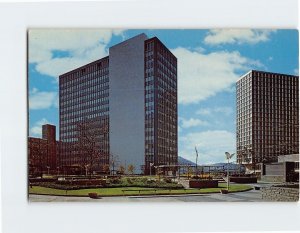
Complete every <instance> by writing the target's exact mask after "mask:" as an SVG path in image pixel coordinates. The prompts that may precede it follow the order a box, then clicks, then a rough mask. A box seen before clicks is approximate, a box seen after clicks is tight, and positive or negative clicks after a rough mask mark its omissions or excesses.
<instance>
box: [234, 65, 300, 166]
mask: <svg viewBox="0 0 300 233" xmlns="http://www.w3.org/2000/svg"><path fill="white" fill-rule="evenodd" d="M298 85H299V77H298V76H293V75H286V74H278V73H269V72H263V71H256V70H252V71H250V72H248V73H247V74H245V75H243V76H242V77H241V78H240V79H239V80H238V81H237V83H236V92H237V93H236V106H237V112H236V120H237V125H236V127H237V128H236V130H237V141H236V145H237V162H238V163H243V164H249V165H251V166H252V169H255V165H256V164H259V163H269V162H276V161H277V159H278V156H279V155H287V154H296V153H297V154H298V153H299V87H298Z"/></svg>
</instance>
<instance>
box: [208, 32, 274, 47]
mask: <svg viewBox="0 0 300 233" xmlns="http://www.w3.org/2000/svg"><path fill="white" fill-rule="evenodd" d="M272 32H275V30H262V29H257V30H255V29H213V30H210V31H209V32H208V35H207V36H206V37H205V38H204V42H205V43H206V44H211V45H216V44H235V43H236V44H242V43H250V44H256V43H259V42H265V41H268V40H269V37H270V35H271V33H272Z"/></svg>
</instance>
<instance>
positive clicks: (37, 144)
mask: <svg viewBox="0 0 300 233" xmlns="http://www.w3.org/2000/svg"><path fill="white" fill-rule="evenodd" d="M47 149H48V144H47V142H46V141H44V140H42V139H37V140H32V141H30V142H29V171H30V173H32V174H33V175H34V174H36V173H38V174H39V176H40V177H41V178H43V168H44V166H45V158H46V155H47ZM36 170H37V171H36Z"/></svg>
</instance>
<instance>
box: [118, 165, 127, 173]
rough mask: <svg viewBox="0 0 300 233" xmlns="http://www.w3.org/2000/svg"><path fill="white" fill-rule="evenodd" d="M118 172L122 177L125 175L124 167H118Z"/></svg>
mask: <svg viewBox="0 0 300 233" xmlns="http://www.w3.org/2000/svg"><path fill="white" fill-rule="evenodd" d="M118 172H119V173H120V174H121V175H123V174H124V173H125V167H124V166H123V165H120V166H119V169H118Z"/></svg>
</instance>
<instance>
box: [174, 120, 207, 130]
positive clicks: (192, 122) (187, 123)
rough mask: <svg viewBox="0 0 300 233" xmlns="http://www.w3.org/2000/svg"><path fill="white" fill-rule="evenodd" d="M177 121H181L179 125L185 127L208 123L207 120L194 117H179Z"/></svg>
mask: <svg viewBox="0 0 300 233" xmlns="http://www.w3.org/2000/svg"><path fill="white" fill-rule="evenodd" d="M179 122H180V123H181V127H182V128H185V129H186V128H192V127H196V126H200V125H208V122H206V121H202V120H200V119H195V118H190V119H185V118H179Z"/></svg>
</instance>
